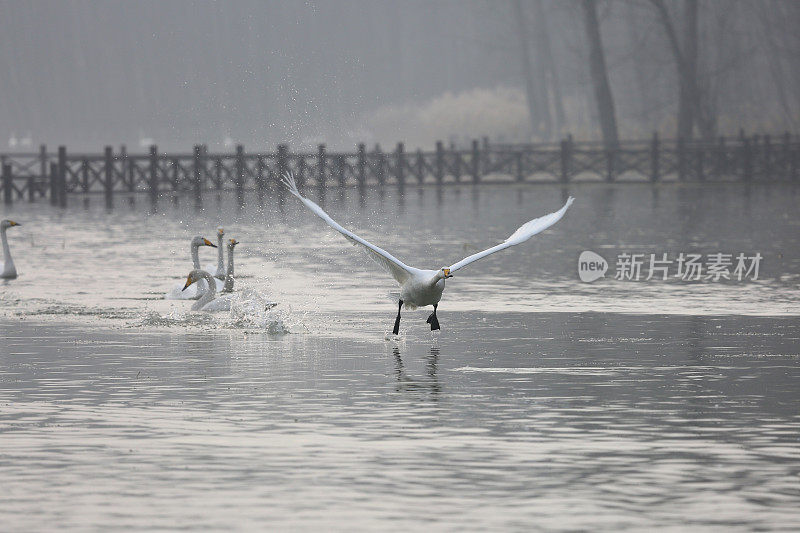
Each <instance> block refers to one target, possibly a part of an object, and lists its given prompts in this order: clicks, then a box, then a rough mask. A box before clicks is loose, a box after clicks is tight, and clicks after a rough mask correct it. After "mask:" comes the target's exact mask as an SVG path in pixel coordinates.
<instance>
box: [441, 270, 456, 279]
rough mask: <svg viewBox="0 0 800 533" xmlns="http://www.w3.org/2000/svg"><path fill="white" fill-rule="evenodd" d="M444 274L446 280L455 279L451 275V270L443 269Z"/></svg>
mask: <svg viewBox="0 0 800 533" xmlns="http://www.w3.org/2000/svg"><path fill="white" fill-rule="evenodd" d="M442 272H444V277H445V278H452V277H453V276H452V274H450V269H449V268H443V269H442Z"/></svg>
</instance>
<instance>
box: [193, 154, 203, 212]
mask: <svg viewBox="0 0 800 533" xmlns="http://www.w3.org/2000/svg"><path fill="white" fill-rule="evenodd" d="M202 159H203V147H202V146H200V145H199V144H195V145H194V164H193V166H192V170H193V171H194V176H193V180H192V186H193V188H194V197H195V199H200V198H201V197H202V195H203V170H202V168H201V164H202Z"/></svg>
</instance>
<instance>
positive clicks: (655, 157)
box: [650, 131, 661, 182]
mask: <svg viewBox="0 0 800 533" xmlns="http://www.w3.org/2000/svg"><path fill="white" fill-rule="evenodd" d="M658 149H659V142H658V132H657V131H654V132H653V140H652V141H650V181H652V182H656V181H658V180H659V179H660V178H661V167H660V161H659V155H660V154H659V150H658Z"/></svg>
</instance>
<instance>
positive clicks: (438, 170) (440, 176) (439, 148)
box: [433, 141, 444, 185]
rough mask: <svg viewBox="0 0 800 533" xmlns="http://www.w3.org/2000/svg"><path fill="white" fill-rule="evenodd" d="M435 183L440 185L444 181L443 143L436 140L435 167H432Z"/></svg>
mask: <svg viewBox="0 0 800 533" xmlns="http://www.w3.org/2000/svg"><path fill="white" fill-rule="evenodd" d="M433 177H434V178H435V179H436V185H441V184H442V182H443V181H444V143H442V141H436V167H435V168H434V176H433Z"/></svg>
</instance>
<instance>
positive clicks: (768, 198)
mask: <svg viewBox="0 0 800 533" xmlns="http://www.w3.org/2000/svg"><path fill="white" fill-rule="evenodd" d="M567 194H572V195H573V196H575V197H576V201H575V204H574V205H573V206H572V208H571V209H570V211H569V212H568V213H567V215H566V216H565V218H564V219H563V220H562V221H560V222H559V223H558V224H556V225H555V226H554V227H552V228H551V229H549V230H548V231H546V232H544V233H543V234H541V235H538V236H536V237H534V238H533V239H532V240H531V241H529V242H527V243H525V244H523V245H520V246H517V247H514V248H512V249H510V250H508V251H506V252H503V253H501V254H497V255H494V256H492V257H491V258H487V259H485V260H482V261H480V262H478V263H475V264H473V265H471V266H469V267H467V268H465V269H464V270H462V271H459V272H457V273H456V276H455V277H454V278H452V279H449V280H448V282H447V289H446V291H445V294H444V298H443V300H442V303H441V305H440V306H439V313H438V314H439V320H440V322H441V324H442V330H441V331H440V332H431V331H430V330H429V328H428V326H427V324H426V323H425V318H426V317H427V315H428V313H429V312H430V310H429V309H424V310H419V311H405V312H404V313H403V320H402V323H401V335H400V336H399V337H397V338H394V337H393V336H392V335H391V334H390V333H389V332H390V331H391V327H392V325H393V321H394V315H395V313H396V304H395V300H394V298H396V296H394V295H392V293H393V292H394V291H395V288H394V287H393V283H394V282H393V281H392V280H391V278H389V277H388V275H386V274H385V273H384V272H383V271H382V270H380V268H378V267H377V266H376V265H375V264H374V263H372V262H370V260H369V259H368V258H367V257H366V256H365V255H364V254H362V253H361V252H359V251H358V250H356V249H355V248H353V247H352V246H350V245H349V244H348V243H347V241H345V240H344V239H343V238H342V237H341V236H339V235H338V234H337V233H335V232H333V230H330V229H328V228H327V226H325V225H324V223H323V222H322V221H321V220H319V219H317V218H316V217H313V216H312V215H310V214H309V213H308V212H307V211H305V210H304V208H303V207H302V205H300V203H299V202H297V201H296V200H295V199H293V198H291V197H285V198H284V199H283V201H282V202H279V201H278V200H277V199H270V198H266V199H264V200H263V202H259V199H258V198H257V197H256V196H255V195H254V194H253V195H248V196H247V197H246V198H245V203H244V206H239V205H238V203H237V202H236V201H235V199H234V198H233V196H232V195H228V194H222V195H216V194H206V195H205V197H204V201H203V206H202V209H201V210H197V209H195V206H194V203H193V201H187V200H188V199H187V198H185V197H179V198H168V197H164V198H161V199H160V200H159V202H158V203H157V204H156V205H153V204H151V203H150V202H149V201H148V200H147V197H146V196H134V197H124V196H119V197H117V198H115V203H116V205H115V207H114V208H113V209H106V208H105V206H104V204H103V199H102V197H96V196H92V197H89V199H88V200H84V198H81V197H70V199H69V200H70V206H69V207H68V208H66V209H64V210H60V209H55V208H51V207H49V206H46V205H42V204H32V205H26V204H22V203H19V204H15V205H14V206H12V207H11V208H10V209H6V210H4V211H3V215H2V217H0V218H5V217H10V218H13V219H15V220H16V221H17V222H20V223H21V224H23V226H22V227H20V228H13V229H11V230H9V232H8V234H9V239H10V241H11V246H12V251H13V253H14V257H15V262H16V265H17V270H18V271H19V273H20V277H19V278H18V279H16V280H13V281H8V282H3V283H0V486H2V487H3V496H2V497H1V498H0V524H3V527H2V529H8V530H15V531H16V530H43V529H54V528H56V527H62V528H67V529H91V530H108V529H134V530H152V529H172V528H181V529H206V530H207V529H251V530H252V529H276V530H286V529H292V530H311V529H320V528H322V527H326V528H328V529H334V530H374V529H392V530H399V529H410V528H414V529H422V528H425V529H433V530H464V529H470V530H485V529H514V530H537V529H541V530H558V529H563V530H573V531H574V530H589V529H590V530H598V529H606V530H619V529H667V530H669V529H673V530H686V529H692V530H698V529H707V530H732V529H739V530H752V529H787V530H797V529H798V528H800V511H798V508H800V394H799V393H798V391H799V390H800V322H799V321H798V320H797V318H798V315H800V231H799V230H800V216H798V214H797V208H796V206H797V205H798V200H800V187H798V186H794V185H786V184H784V185H777V184H772V185H767V184H765V185H758V186H755V185H754V186H752V187H747V186H746V185H743V184H706V185H704V184H663V185H658V186H655V187H653V186H650V185H649V184H618V185H606V184H591V183H586V184H575V185H571V186H570V187H569V189H563V188H561V187H559V186H551V185H527V186H521V187H518V186H497V185H495V186H489V185H486V186H479V187H472V186H452V187H446V188H444V189H442V190H437V189H435V188H424V189H416V188H408V189H407V190H406V191H405V194H404V195H400V194H399V193H398V191H397V190H395V189H387V190H385V191H384V192H383V193H378V192H377V191H368V193H367V194H366V195H365V196H361V195H359V193H358V191H357V190H355V189H348V190H345V191H330V190H329V191H327V192H326V194H325V196H324V198H322V199H321V198H320V197H319V193H318V192H317V191H309V195H310V196H311V197H312V199H314V200H315V201H318V202H319V203H321V204H323V205H324V207H325V209H326V210H328V212H329V213H330V214H331V215H332V216H333V217H334V218H335V219H337V221H339V222H340V223H342V224H343V225H345V226H347V227H349V228H351V229H353V230H354V231H356V232H357V233H359V234H360V235H362V236H363V237H365V238H367V239H369V240H371V241H373V242H375V243H376V244H378V245H380V246H383V247H385V248H386V249H388V250H389V251H391V252H392V253H393V254H394V255H396V256H398V257H400V258H401V259H402V260H404V261H405V262H406V263H408V264H411V265H414V266H418V267H424V268H439V267H442V266H447V265H449V264H451V263H454V262H455V261H456V260H458V259H460V258H461V257H463V256H466V255H469V254H471V253H474V252H475V251H477V250H480V249H483V248H485V247H488V246H491V245H493V244H495V243H496V242H499V241H501V240H502V239H504V238H505V237H507V236H508V235H509V234H510V233H511V232H513V231H514V230H515V229H516V227H517V226H518V225H519V224H520V223H522V222H524V221H525V220H528V219H529V218H532V217H534V216H540V215H542V214H545V213H548V212H551V211H554V210H556V209H557V208H558V207H560V206H561V204H562V203H563V201H564V200H565V198H566V195H567ZM218 225H222V226H223V227H224V228H225V230H226V237H235V238H236V239H237V240H239V241H240V242H241V244H240V245H239V246H238V247H237V250H236V252H237V261H236V266H237V289H238V294H239V295H240V297H239V298H240V299H239V301H238V302H237V305H236V306H235V307H234V310H233V311H231V312H228V313H216V314H211V315H209V314H203V313H191V312H189V311H188V308H189V307H190V305H191V302H188V301H175V300H165V299H164V298H163V295H164V293H165V292H167V291H168V290H170V289H171V288H172V287H173V286H175V285H176V284H181V285H182V284H183V282H184V280H185V278H186V275H187V274H188V272H189V270H190V260H189V250H188V242H189V240H190V239H191V237H193V236H194V235H198V234H200V235H203V236H205V237H207V238H209V239H211V240H213V241H215V229H216V227H217V226H218ZM584 250H592V251H595V252H597V253H599V254H601V255H602V256H603V257H605V258H606V259H607V260H608V261H609V263H610V270H609V272H607V274H606V277H605V278H604V279H601V280H598V281H596V282H594V283H591V284H588V283H582V282H581V281H580V280H579V279H578V273H577V259H578V256H579V254H580V253H581V252H582V251H584ZM215 252H216V251H215V250H213V249H210V248H205V249H201V250H200V253H201V262H202V263H203V264H207V263H215V258H216V256H215ZM623 252H625V253H644V254H650V253H656V254H659V255H660V254H662V253H668V254H670V257H677V255H678V254H679V253H681V252H685V253H702V254H713V253H716V252H724V253H732V254H734V255H735V254H738V253H746V254H748V255H751V254H754V253H760V254H761V255H762V256H763V260H762V262H761V265H760V272H759V278H758V279H757V280H751V279H747V280H745V281H741V282H737V281H725V280H723V281H720V282H713V281H698V282H689V281H682V280H680V279H671V280H668V281H661V280H655V279H653V280H649V281H644V280H640V281H638V282H637V281H621V280H615V279H614V270H615V264H614V263H615V261H616V258H617V256H618V255H619V254H620V253H623ZM255 296H258V297H257V298H256V297H255ZM260 299H269V300H274V301H276V302H278V303H279V305H278V306H277V307H275V308H274V309H271V310H264V309H262V308H260V307H258V306H257V305H253V302H259V301H261V300H260Z"/></svg>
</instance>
